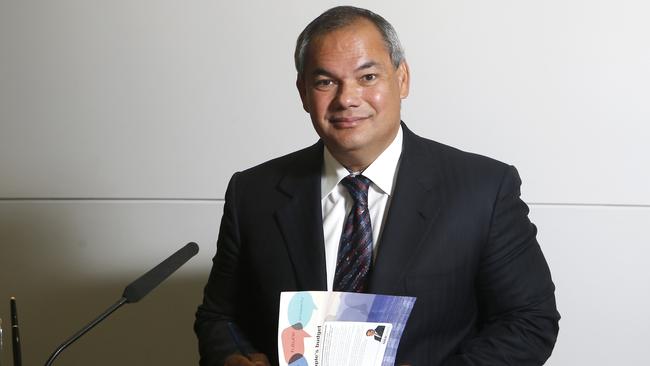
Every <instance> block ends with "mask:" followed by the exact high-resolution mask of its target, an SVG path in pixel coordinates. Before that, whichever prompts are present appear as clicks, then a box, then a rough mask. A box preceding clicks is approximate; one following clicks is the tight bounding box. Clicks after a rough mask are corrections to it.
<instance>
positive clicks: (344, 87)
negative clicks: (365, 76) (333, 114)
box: [336, 83, 362, 108]
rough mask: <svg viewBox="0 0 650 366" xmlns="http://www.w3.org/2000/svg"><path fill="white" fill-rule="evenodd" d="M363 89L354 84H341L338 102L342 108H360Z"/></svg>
mask: <svg viewBox="0 0 650 366" xmlns="http://www.w3.org/2000/svg"><path fill="white" fill-rule="evenodd" d="M361 92H362V90H361V87H360V86H359V85H355V84H354V83H341V84H340V85H339V87H338V90H337V95H336V101H337V104H338V105H339V106H340V107H341V108H351V107H358V106H359V105H360V104H361Z"/></svg>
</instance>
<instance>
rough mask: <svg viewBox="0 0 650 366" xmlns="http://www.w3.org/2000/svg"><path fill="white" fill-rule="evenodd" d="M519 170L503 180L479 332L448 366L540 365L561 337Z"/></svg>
mask: <svg viewBox="0 0 650 366" xmlns="http://www.w3.org/2000/svg"><path fill="white" fill-rule="evenodd" d="M520 184H521V180H520V178H519V175H518V173H517V171H516V169H515V168H514V167H509V168H508V169H507V171H506V173H505V175H504V176H503V178H502V182H501V186H500V188H499V193H498V197H497V199H496V201H495V205H494V209H493V213H492V218H491V223H490V229H489V236H488V241H487V243H486V245H485V246H484V248H483V253H481V263H480V267H479V273H478V276H477V297H478V302H479V309H480V310H479V312H480V313H479V322H480V326H479V331H478V333H477V335H476V336H475V337H473V338H471V339H469V340H468V341H466V342H464V344H462V345H461V348H460V352H459V353H458V354H456V355H455V356H453V357H451V358H450V359H448V360H447V361H446V362H445V363H444V365H445V366H456V365H541V364H543V363H544V362H545V361H546V359H547V358H548V357H549V356H550V354H551V350H552V349H553V346H554V344H555V340H556V337H557V333H558V320H559V318H560V315H559V314H558V312H557V310H556V305H555V296H554V290H555V286H554V285H553V282H552V280H551V275H550V272H549V269H548V266H547V264H546V260H545V259H544V256H543V254H542V252H541V249H540V247H539V245H538V243H537V240H536V238H535V237H536V233H537V229H536V227H535V225H533V224H532V223H531V222H530V221H529V220H528V212H529V210H528V206H527V205H526V204H525V203H524V202H523V201H522V200H521V199H520V197H519V196H520V189H519V187H520Z"/></svg>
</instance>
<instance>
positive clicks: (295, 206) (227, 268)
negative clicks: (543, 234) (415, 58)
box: [195, 124, 560, 366]
mask: <svg viewBox="0 0 650 366" xmlns="http://www.w3.org/2000/svg"><path fill="white" fill-rule="evenodd" d="M402 128H403V130H404V141H403V144H404V145H403V150H402V155H401V162H400V166H399V171H398V176H397V181H396V185H395V188H394V192H393V197H392V200H391V205H390V207H389V208H388V216H387V219H386V221H385V226H384V229H383V233H382V237H381V238H380V240H379V243H378V251H377V255H376V259H375V262H374V264H373V269H372V273H371V278H370V287H369V292H371V293H380V294H390V295H408V296H415V297H417V300H416V303H415V307H414V309H413V312H412V313H411V316H410V318H409V321H408V323H407V325H406V329H405V331H404V334H403V337H402V340H401V343H400V346H399V349H398V355H397V361H398V362H397V364H402V363H404V364H410V365H416V366H420V365H424V366H431V365H434V366H435V365H445V366H452V365H517V366H522V365H541V364H543V363H544V361H545V360H546V359H547V358H548V357H549V356H550V354H551V350H552V349H553V346H554V344H555V340H556V336H557V333H558V320H559V318H560V316H559V314H558V312H557V310H556V305H555V297H554V289H555V287H554V285H553V282H552V281H551V276H550V273H549V269H548V266H547V263H546V260H545V259H544V256H543V254H542V252H541V250H540V247H539V245H538V243H537V240H536V228H535V226H534V225H533V224H532V223H531V222H530V221H529V219H528V207H527V206H526V204H525V203H524V202H523V201H522V200H521V199H520V197H519V196H520V191H519V187H520V184H521V181H520V179H519V176H518V174H517V171H516V170H515V168H514V167H512V166H509V165H506V164H503V163H501V162H498V161H495V160H492V159H489V158H486V157H483V156H480V155H475V154H470V153H466V152H462V151H460V150H457V149H454V148H451V147H449V146H445V145H442V144H439V143H436V142H434V141H431V140H427V139H424V138H421V137H419V136H417V135H415V134H414V133H413V132H411V131H410V130H409V129H408V128H407V127H406V126H405V125H404V124H402ZM322 163H323V145H322V142H320V141H319V142H318V143H316V144H315V145H313V146H311V147H308V148H306V149H303V150H300V151H297V152H295V153H292V154H289V155H287V156H284V157H280V158H277V159H274V160H271V161H269V162H266V163H264V164H261V165H259V166H256V167H254V168H251V169H248V170H246V171H243V172H240V173H236V174H235V175H234V176H233V177H232V179H231V181H230V183H229V185H228V189H227V192H226V202H225V207H224V214H223V218H222V221H221V229H220V232H219V238H218V242H217V254H216V256H215V258H214V260H213V263H214V265H213V268H212V271H211V273H210V277H209V280H208V283H207V285H206V287H205V293H204V301H203V303H202V305H200V306H199V309H198V311H197V319H196V323H195V331H196V333H197V335H198V338H199V349H200V354H201V365H204V366H207V365H210V366H212V365H216V366H221V365H223V361H224V359H225V357H226V356H227V355H229V354H230V353H233V352H236V351H237V348H236V346H235V344H234V343H233V341H232V339H231V338H230V335H229V333H228V330H227V327H226V324H227V322H234V323H235V324H236V325H237V326H238V327H239V329H241V332H242V334H243V335H244V337H245V338H246V340H247V341H246V344H247V347H250V348H251V350H256V351H259V352H263V353H265V354H267V356H268V357H269V359H270V360H271V363H272V364H276V363H277V359H278V353H277V351H278V350H277V332H278V329H277V327H278V307H279V299H280V292H281V291H303V290H326V289H327V285H326V274H325V254H324V244H323V226H322V219H321V194H320V179H321V167H322Z"/></svg>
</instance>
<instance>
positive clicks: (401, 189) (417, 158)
mask: <svg viewBox="0 0 650 366" xmlns="http://www.w3.org/2000/svg"><path fill="white" fill-rule="evenodd" d="M402 128H403V130H404V145H403V150H402V156H401V160H400V166H399V172H398V175H397V181H396V186H395V189H394V190H393V197H392V199H391V203H390V207H389V208H388V216H387V218H386V223H385V225H384V229H383V233H382V237H381V238H380V241H379V245H378V251H377V256H376V257H375V263H374V266H373V272H372V275H371V281H370V292H372V293H387V294H391V293H400V292H401V291H403V287H402V284H403V277H404V274H405V273H406V272H407V271H406V269H407V268H409V262H410V261H411V259H412V258H414V257H417V255H418V252H419V247H420V245H421V244H422V239H423V237H424V236H425V234H426V233H427V230H429V228H430V227H431V226H432V224H433V222H434V221H435V219H436V217H437V216H438V213H439V210H440V207H441V206H442V204H443V195H442V192H441V185H440V184H439V183H440V179H438V174H440V169H439V165H438V164H437V161H436V157H435V156H433V154H432V153H431V152H430V151H428V150H427V149H426V147H425V146H424V145H425V144H424V143H423V142H422V141H420V137H418V136H416V135H415V134H413V133H412V132H411V131H410V130H408V129H407V128H406V126H405V125H404V124H402Z"/></svg>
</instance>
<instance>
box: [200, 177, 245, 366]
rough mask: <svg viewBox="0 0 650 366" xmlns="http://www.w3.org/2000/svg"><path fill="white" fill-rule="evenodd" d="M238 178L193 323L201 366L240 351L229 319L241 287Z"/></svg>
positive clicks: (217, 363) (221, 361)
mask: <svg viewBox="0 0 650 366" xmlns="http://www.w3.org/2000/svg"><path fill="white" fill-rule="evenodd" d="M236 180H237V174H235V175H233V177H232V179H231V180H230V183H229V184H228V189H227V190H226V200H225V205H224V212H223V216H222V219H221V227H220V229H219V237H218V239H217V254H216V256H215V257H214V259H213V260H212V261H213V266H212V270H211V272H210V277H209V279H208V283H207V285H206V287H205V290H204V297H203V303H202V304H201V305H200V306H199V308H198V310H197V313H196V321H195V323H194V331H195V332H196V334H197V336H198V340H199V353H200V356H201V359H200V365H201V366H222V365H223V364H224V361H225V359H226V357H227V356H228V355H230V354H233V353H238V352H239V351H238V348H237V346H236V344H235V343H234V341H233V340H232V338H231V336H230V333H229V330H228V323H229V322H235V314H236V312H235V309H236V299H237V298H238V296H239V293H238V291H241V287H242V286H240V280H241V275H240V274H241V266H240V261H239V259H240V257H239V252H240V235H239V229H238V226H239V225H238V219H237V212H236V207H237V203H236V200H237V195H236V189H235V187H236ZM243 342H244V346H245V347H247V348H248V349H247V351H248V352H253V351H254V350H253V349H252V348H251V347H250V344H249V343H248V341H247V340H245V339H244V340H243Z"/></svg>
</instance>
